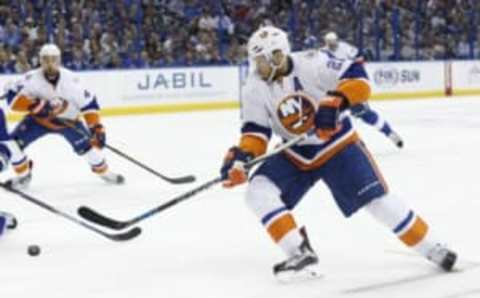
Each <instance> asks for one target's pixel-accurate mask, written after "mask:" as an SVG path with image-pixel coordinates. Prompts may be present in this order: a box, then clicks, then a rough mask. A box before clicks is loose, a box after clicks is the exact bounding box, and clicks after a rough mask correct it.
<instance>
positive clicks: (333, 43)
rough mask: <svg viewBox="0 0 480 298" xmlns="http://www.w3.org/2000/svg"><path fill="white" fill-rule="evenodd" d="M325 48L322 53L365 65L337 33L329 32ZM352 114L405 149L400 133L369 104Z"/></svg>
mask: <svg viewBox="0 0 480 298" xmlns="http://www.w3.org/2000/svg"><path fill="white" fill-rule="evenodd" d="M324 41H325V47H323V48H321V49H320V50H321V51H325V52H326V53H327V54H329V55H332V56H334V57H335V58H337V59H347V60H354V61H355V62H357V63H363V62H364V59H363V57H362V56H361V55H360V53H359V52H358V49H357V48H356V47H354V46H352V45H350V44H348V43H346V42H344V41H342V40H339V39H338V36H337V34H336V33H335V32H329V33H327V34H326V35H325V37H324ZM350 112H351V114H352V115H353V116H355V117H356V118H360V119H362V120H363V121H364V122H365V123H367V124H368V125H370V126H373V127H375V128H376V129H377V130H378V131H380V132H381V133H382V134H384V135H385V136H386V137H388V138H389V139H390V140H391V141H392V142H393V143H394V144H395V145H396V146H397V147H399V148H402V147H403V140H402V138H400V136H399V135H398V133H397V132H396V131H394V130H393V129H392V127H391V126H390V124H389V123H388V122H387V121H386V120H385V119H383V118H382V117H381V116H380V114H379V113H378V112H377V111H375V110H373V109H372V108H371V107H370V105H369V104H368V103H367V102H362V103H358V104H356V105H354V106H352V107H351V108H350Z"/></svg>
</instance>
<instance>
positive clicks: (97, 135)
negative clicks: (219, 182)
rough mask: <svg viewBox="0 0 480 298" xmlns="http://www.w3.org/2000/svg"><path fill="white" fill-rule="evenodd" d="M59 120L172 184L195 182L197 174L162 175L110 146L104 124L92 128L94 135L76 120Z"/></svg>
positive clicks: (100, 145)
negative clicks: (83, 128) (77, 125)
mask: <svg viewBox="0 0 480 298" xmlns="http://www.w3.org/2000/svg"><path fill="white" fill-rule="evenodd" d="M59 121H60V122H61V123H62V124H63V125H65V126H68V127H70V128H72V129H74V130H75V131H76V132H78V133H80V134H82V135H85V136H86V137H88V138H91V137H93V141H94V143H95V144H97V145H98V146H99V147H105V148H107V149H108V150H110V151H112V152H113V153H115V154H117V155H119V156H121V157H123V158H125V159H126V160H128V161H130V162H131V163H133V164H135V165H137V166H139V167H140V168H142V169H144V170H146V171H147V172H149V173H150V174H153V175H155V176H157V177H159V178H161V179H163V180H165V181H167V182H169V183H172V184H183V183H190V182H194V181H195V176H193V175H188V176H183V177H167V176H165V175H162V174H160V173H159V172H157V171H156V170H154V169H152V168H150V167H149V166H147V165H145V164H144V163H142V162H140V161H139V160H137V159H135V158H133V157H131V156H130V155H128V154H126V153H125V152H123V151H121V150H119V149H117V148H115V147H113V146H110V145H109V144H107V143H106V138H105V131H104V129H103V126H101V125H98V126H95V127H94V128H93V129H92V132H91V133H92V135H87V134H86V133H85V132H84V131H83V130H80V129H79V128H78V127H76V126H75V125H74V123H75V122H73V121H72V120H67V119H59Z"/></svg>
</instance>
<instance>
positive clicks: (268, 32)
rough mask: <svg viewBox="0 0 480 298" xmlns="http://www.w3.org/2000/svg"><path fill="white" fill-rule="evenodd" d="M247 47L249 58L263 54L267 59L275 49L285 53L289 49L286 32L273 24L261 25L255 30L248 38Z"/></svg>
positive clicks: (269, 58)
mask: <svg viewBox="0 0 480 298" xmlns="http://www.w3.org/2000/svg"><path fill="white" fill-rule="evenodd" d="M247 49H248V57H249V59H254V58H255V57H258V56H261V55H265V57H267V59H268V60H271V58H272V53H273V51H275V50H280V51H282V53H283V54H285V55H288V54H289V53H290V51H291V50H290V43H289V41H288V35H287V33H286V32H285V31H283V30H281V29H279V28H276V27H273V26H265V27H261V28H259V29H258V30H257V31H255V32H254V33H253V34H252V36H251V37H250V39H249V40H248V45H247Z"/></svg>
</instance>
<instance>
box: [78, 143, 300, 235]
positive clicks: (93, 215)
mask: <svg viewBox="0 0 480 298" xmlns="http://www.w3.org/2000/svg"><path fill="white" fill-rule="evenodd" d="M306 136H307V134H303V135H300V136H297V137H296V138H293V139H291V140H290V141H287V142H285V143H283V144H281V145H279V146H278V147H277V148H275V149H273V150H272V151H270V152H268V153H266V154H264V155H262V156H259V157H257V158H255V159H253V160H251V161H250V162H248V163H247V164H246V165H245V168H246V169H250V168H252V167H253V166H254V165H256V164H258V163H260V162H262V161H264V160H266V159H268V158H269V157H271V156H273V155H276V154H278V153H280V152H282V151H284V150H285V149H287V148H290V147H292V146H293V145H295V144H297V143H299V142H300V141H302V140H304V139H305V138H306ZM222 181H223V177H222V176H218V177H216V178H214V179H212V180H210V181H207V182H205V183H204V184H202V185H200V186H197V187H195V188H194V189H192V190H189V191H187V192H186V193H183V194H181V195H179V196H177V197H175V198H173V199H171V200H169V201H167V202H166V203H163V204H161V205H160V206H158V207H155V208H153V209H150V210H148V211H146V212H144V213H142V214H140V215H138V216H136V217H134V218H132V219H130V220H127V221H117V220H113V219H111V218H108V217H106V216H104V215H102V214H100V213H98V212H96V211H95V210H93V209H91V208H89V207H86V206H82V207H80V208H79V209H78V213H79V214H80V216H82V217H83V218H85V219H87V220H90V221H93V222H95V223H97V224H100V225H104V226H107V227H110V228H113V229H118V230H120V229H124V228H127V227H129V226H131V225H134V224H136V223H138V222H140V221H143V220H145V219H147V218H149V217H151V216H153V215H155V214H157V213H159V212H161V211H164V210H166V209H168V208H170V207H172V206H174V205H176V204H178V203H180V202H182V201H185V200H188V199H190V198H191V197H193V196H195V195H196V194H198V193H200V192H202V191H204V190H207V189H209V188H211V187H212V186H214V185H216V184H218V183H220V182H222Z"/></svg>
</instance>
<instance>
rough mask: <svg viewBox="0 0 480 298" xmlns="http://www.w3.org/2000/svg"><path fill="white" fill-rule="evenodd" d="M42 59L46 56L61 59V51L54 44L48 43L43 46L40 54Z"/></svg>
mask: <svg viewBox="0 0 480 298" xmlns="http://www.w3.org/2000/svg"><path fill="white" fill-rule="evenodd" d="M39 56H40V58H41V57H45V56H54V57H59V58H60V56H61V52H60V49H59V48H58V47H57V46H56V45H55V44H53V43H46V44H44V45H43V46H42V48H41V49H40V53H39Z"/></svg>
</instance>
